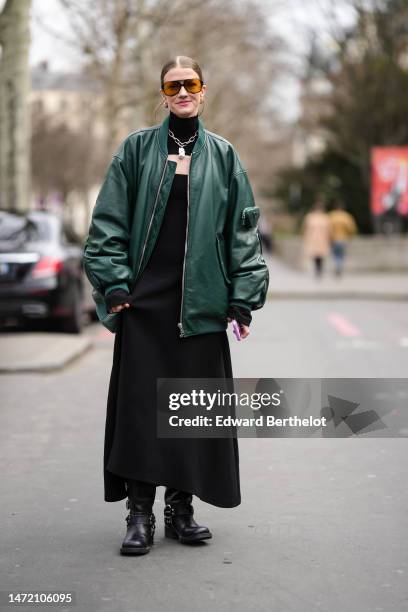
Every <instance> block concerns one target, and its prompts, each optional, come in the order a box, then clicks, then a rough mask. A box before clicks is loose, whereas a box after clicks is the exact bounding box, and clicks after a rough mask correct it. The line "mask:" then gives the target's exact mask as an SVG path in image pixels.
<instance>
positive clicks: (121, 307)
mask: <svg viewBox="0 0 408 612" xmlns="http://www.w3.org/2000/svg"><path fill="white" fill-rule="evenodd" d="M129 307H130V304H129V302H125V303H124V304H119V306H112V308H111V309H110V310H109V313H114V312H120V311H121V310H122V309H123V308H129Z"/></svg>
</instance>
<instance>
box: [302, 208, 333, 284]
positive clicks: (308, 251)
mask: <svg viewBox="0 0 408 612" xmlns="http://www.w3.org/2000/svg"><path fill="white" fill-rule="evenodd" d="M302 234H303V252H304V255H305V257H310V258H311V259H312V260H313V265H314V272H315V277H316V278H321V276H322V274H323V264H324V260H325V258H326V257H327V256H328V255H329V253H330V221H329V217H328V215H327V213H326V210H325V205H324V202H323V201H322V200H321V199H320V198H319V199H317V200H316V202H315V203H314V205H313V209H312V210H311V211H310V212H308V213H307V215H306V216H305V218H304V220H303V224H302Z"/></svg>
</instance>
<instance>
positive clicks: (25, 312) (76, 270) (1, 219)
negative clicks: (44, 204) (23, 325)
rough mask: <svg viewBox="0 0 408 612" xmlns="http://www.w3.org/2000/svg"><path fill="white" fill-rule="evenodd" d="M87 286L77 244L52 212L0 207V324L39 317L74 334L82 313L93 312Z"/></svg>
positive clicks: (77, 330) (93, 305)
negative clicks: (26, 211) (24, 210)
mask: <svg viewBox="0 0 408 612" xmlns="http://www.w3.org/2000/svg"><path fill="white" fill-rule="evenodd" d="M91 289H92V288H91V285H90V284H89V281H88V279H87V278H86V276H85V273H84V270H83V264H82V246H81V244H79V243H74V242H72V240H70V239H69V238H68V235H67V232H66V229H65V228H64V225H63V222H62V219H61V218H60V217H59V216H58V215H56V214H53V213H50V212H45V211H33V212H29V213H27V214H26V215H18V214H14V213H9V212H5V211H0V323H2V324H3V325H4V323H8V322H10V320H12V321H14V320H16V321H17V322H25V321H27V320H28V319H43V320H44V321H49V322H51V321H52V322H53V324H54V325H53V327H55V323H56V324H57V329H60V330H61V331H66V332H71V333H79V332H80V331H81V329H82V325H83V314H84V312H85V311H91V314H93V315H94V309H95V304H94V303H93V300H92V295H91Z"/></svg>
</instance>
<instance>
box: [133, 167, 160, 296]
mask: <svg viewBox="0 0 408 612" xmlns="http://www.w3.org/2000/svg"><path fill="white" fill-rule="evenodd" d="M167 162H168V159H166V163H165V164H164V169H163V173H162V176H161V179H160V183H159V188H158V190H157V194H156V200H155V202H154V206H153V211H152V215H151V217H150V221H149V226H148V228H147V233H146V238H145V241H144V244H143V248H142V254H141V256H140V261H139V267H138V269H137V273H136V278H135V280H134V282H133V287H132V291H133V289H134V285H135V283H136V281H137V279H138V276H139V272H140V267H141V265H142V261H143V256H144V253H145V250H146V244H147V240H148V238H149V234H150V229H151V227H152V223H153V218H154V213H155V211H156V206H157V201H158V199H159V194H160V189H161V186H162V183H163V179H164V175H165V173H166V168H167Z"/></svg>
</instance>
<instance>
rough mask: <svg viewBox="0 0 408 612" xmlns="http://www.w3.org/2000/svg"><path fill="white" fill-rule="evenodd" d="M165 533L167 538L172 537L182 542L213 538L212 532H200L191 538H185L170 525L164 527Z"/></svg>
mask: <svg viewBox="0 0 408 612" xmlns="http://www.w3.org/2000/svg"><path fill="white" fill-rule="evenodd" d="M164 535H165V537H166V538H171V539H172V540H178V541H179V542H181V543H182V544H189V543H190V542H200V541H201V540H209V539H211V538H212V533H198V534H197V535H195V536H192V537H190V538H183V537H182V536H179V535H178V533H177V532H176V531H174V530H173V529H171V528H169V527H165V528H164Z"/></svg>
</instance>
